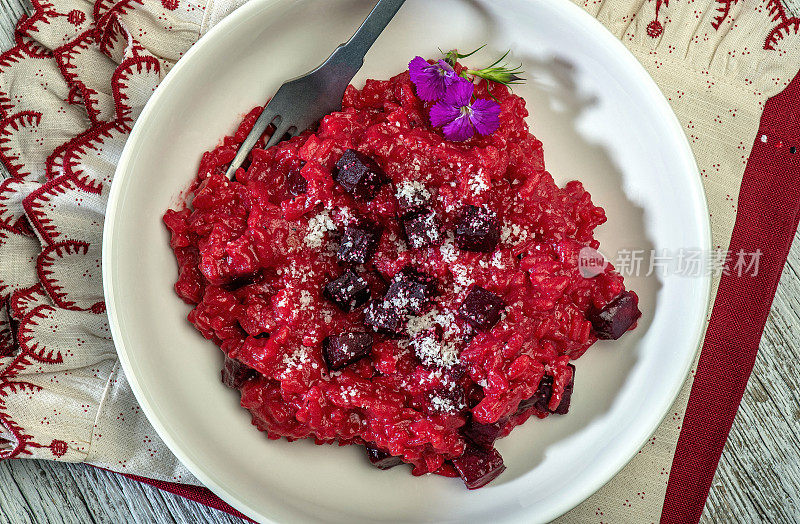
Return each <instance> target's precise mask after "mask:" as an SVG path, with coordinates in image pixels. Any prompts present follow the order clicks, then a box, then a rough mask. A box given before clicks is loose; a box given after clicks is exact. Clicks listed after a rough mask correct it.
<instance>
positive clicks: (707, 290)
mask: <svg viewBox="0 0 800 524" xmlns="http://www.w3.org/2000/svg"><path fill="white" fill-rule="evenodd" d="M277 1H278V0H250V1H249V2H247V3H246V4H244V5H242V6H241V7H239V8H237V9H236V10H235V11H234V12H232V13H231V14H229V15H228V16H226V17H225V18H224V19H223V20H222V21H221V22H220V23H219V24H217V25H216V26H214V27H213V28H212V29H211V30H210V31H209V32H208V33H206V34H205V35H203V36H202V37H201V38H200V39H199V40H198V41H197V42H196V43H195V44H194V45H192V47H191V48H190V49H189V50H188V51H187V52H186V54H185V55H184V56H182V57H181V59H180V60H178V62H177V63H176V64H175V65H174V66H173V67H172V69H171V70H170V71H169V73H168V74H167V75H166V76H165V78H164V79H163V80H162V81H161V83H160V84H159V85H158V87H157V88H156V90H155V91H154V92H153V94H152V95H151V97H150V99H149V100H148V102H147V104H146V105H145V107H144V109H143V110H142V112H141V114H140V115H139V118H138V119H137V121H136V123H135V124H134V127H133V129H132V131H131V134H130V136H129V137H128V140H127V141H126V144H125V147H124V149H123V152H122V155H121V156H120V160H119V162H118V164H117V168H116V171H115V174H114V179H113V182H112V185H111V190H110V192H109V198H108V204H107V208H106V217H105V222H104V228H103V246H102V270H103V290H104V295H105V302H106V306H107V307H106V309H107V313H108V320H109V327H110V330H111V335H112V338H113V341H114V345H115V348H116V350H117V354H118V356H119V359H120V363H121V365H122V369H123V371H124V372H125V376H126V377H127V379H128V382H129V383H130V385H131V389H132V390H133V393H134V395H135V397H136V399H137V401H138V402H139V404H140V405H141V408H142V410H143V412H144V413H145V415H146V416H147V418H148V420H149V421H150V423H151V424H152V425H153V428H154V429H155V430H156V432H157V433H158V435H159V437H160V438H161V439H162V440H163V441H164V443H165V444H166V445H167V447H168V448H169V449H170V451H172V453H174V454H175V456H176V457H177V458H178V459H179V460H180V461H181V463H183V464H184V465H185V466H186V467H187V468H188V469H189V471H190V472H191V473H192V474H193V475H194V476H195V477H196V478H197V479H198V480H199V481H200V482H202V483H203V485H204V486H206V487H208V488H209V489H210V490H211V491H212V492H213V493H214V494H216V495H217V496H219V497H220V498H221V499H222V500H223V501H225V502H226V503H228V504H229V505H230V506H231V507H233V508H235V509H236V510H237V511H239V512H241V513H242V514H244V515H246V516H248V517H249V518H251V519H253V520H256V521H259V522H270V523H273V522H276V521H274V520H272V519H271V518H270V517H268V516H266V515H264V514H262V513H260V512H259V511H257V510H255V509H254V508H251V507H249V506H248V505H246V504H244V503H243V502H241V501H240V500H238V499H237V497H236V496H235V495H234V494H233V493H231V492H230V491H229V490H228V489H227V488H226V487H224V486H223V485H221V484H220V483H218V482H216V481H215V479H214V478H213V476H212V475H211V474H209V473H208V472H207V471H206V469H205V468H204V467H203V466H202V465H201V464H199V463H197V462H195V461H193V460H191V459H190V458H189V456H188V455H187V454H186V453H185V452H183V450H182V449H181V447H180V446H179V445H178V444H177V442H176V441H175V439H173V437H172V436H171V434H170V433H169V431H167V430H166V428H165V426H164V425H163V424H162V423H161V422H160V420H159V419H158V418H157V417H156V415H155V410H154V409H153V407H152V406H151V405H150V403H149V402H148V401H147V396H146V394H145V392H144V388H143V386H142V384H141V382H140V381H139V379H138V377H137V376H136V375H135V374H134V373H133V365H132V362H131V359H130V353H129V351H128V349H127V348H126V347H125V344H124V337H123V335H122V331H121V329H120V326H119V324H118V322H117V313H116V312H117V310H118V308H119V305H118V302H117V300H116V299H115V292H114V290H115V288H114V281H113V279H112V276H111V275H112V271H110V270H107V269H106V268H110V267H111V262H112V260H111V252H112V249H111V245H112V242H113V232H114V225H115V221H116V217H117V214H116V210H117V207H118V201H119V200H120V199H121V197H122V195H123V193H122V190H121V188H122V186H123V184H122V183H121V180H122V179H123V178H124V177H125V175H126V174H127V172H128V164H129V163H130V161H131V158H132V156H133V154H134V149H135V146H134V144H136V143H137V142H138V137H139V136H140V135H142V134H143V133H145V132H146V130H145V124H143V122H146V121H147V119H148V117H149V115H150V113H152V112H153V111H154V106H155V105H156V104H155V101H156V100H158V99H159V98H160V96H161V94H162V93H163V92H164V91H165V90H167V89H169V86H170V85H171V84H172V81H173V79H174V78H175V77H176V76H178V75H179V74H180V72H181V70H183V69H184V68H186V67H190V66H191V62H192V57H193V56H194V55H195V54H196V53H198V52H199V50H200V49H202V48H203V47H204V46H205V45H206V44H207V43H209V42H213V40H214V39H215V38H216V35H218V34H222V33H224V32H226V30H227V29H228V28H229V27H233V26H234V25H235V24H236V22H237V20H239V19H241V18H244V17H248V16H250V15H251V14H254V13H256V12H257V11H258V10H260V9H261V8H263V7H264V6H267V5H270V4H273V3H276V2H277ZM559 4H560V6H559V7H560V8H563V9H564V10H565V11H566V12H567V14H568V15H570V16H573V17H575V19H576V21H577V22H578V23H581V24H584V25H589V26H592V27H594V29H595V30H598V29H599V31H597V37H598V38H604V39H605V40H606V43H607V44H608V45H609V46H610V47H613V48H615V49H616V50H617V51H618V55H619V59H620V60H623V61H625V62H626V63H627V65H628V66H629V68H630V69H629V70H630V71H631V73H632V74H635V75H636V77H637V78H638V80H639V81H640V82H641V86H642V87H643V88H645V89H646V90H647V91H648V94H650V95H651V96H652V99H653V100H654V101H655V102H656V103H657V104H659V107H658V108H657V110H658V111H659V112H660V113H661V114H662V115H663V116H664V118H665V119H666V120H665V122H668V123H669V126H670V127H671V129H672V132H673V133H675V134H676V136H678V137H679V142H680V143H681V145H682V149H683V150H682V151H679V152H677V153H678V154H679V155H681V156H682V157H684V159H685V160H686V161H687V162H688V163H689V164H690V165H689V166H687V167H688V168H689V170H690V171H691V174H694V175H696V177H695V180H696V184H695V187H693V188H691V189H692V190H693V191H691V192H689V191H687V196H688V195H690V194H691V196H693V197H694V199H695V200H696V202H695V205H697V206H698V209H699V210H700V211H702V214H703V218H704V219H703V220H700V221H699V222H700V223H699V224H698V225H699V226H700V235H701V237H702V238H705V239H706V242H705V244H706V245H705V246H703V247H704V248H705V249H708V250H710V249H711V247H712V239H711V222H710V216H709V212H708V202H707V198H706V193H705V188H704V186H703V184H702V181H701V179H700V173H699V169H698V168H697V163H696V160H695V157H694V153H693V152H692V149H691V146H690V145H689V141H688V139H687V138H686V135H685V133H684V132H683V128H682V126H681V124H680V122H679V120H678V118H677V116H676V115H675V113H674V112H673V110H672V108H671V106H670V105H669V103H668V102H667V100H666V98H665V97H664V95H663V93H662V92H661V90H660V88H659V87H658V85H657V84H656V83H655V81H654V80H653V78H652V77H651V76H650V75H649V73H647V70H646V69H645V68H644V66H642V64H641V63H640V62H639V61H638V60H637V59H636V57H635V56H634V55H633V54H632V53H631V52H630V51H629V50H628V49H627V48H626V47H625V45H624V44H623V43H622V42H621V41H620V40H619V39H618V38H617V37H616V36H614V35H613V34H612V33H611V32H610V31H609V30H608V29H607V28H606V27H605V26H603V25H602V24H601V23H600V22H599V21H598V20H597V19H596V18H594V17H593V16H592V15H590V14H589V13H588V12H586V11H584V10H583V9H582V8H581V7H579V6H578V5H576V4H573V3H572V2H571V1H569V0H560V1H559ZM601 35H602V36H601ZM698 284H699V285H700V286H701V293H700V294H701V296H704V297H706V299H705V310H706V311H707V310H708V306H709V305H710V303H711V299H712V296H711V277H710V276H705V277H704V278H702V279H699V281H698ZM705 324H706V320H705V317H703V318H700V319H698V320H697V322H696V323H695V325H694V326H692V331H693V336H692V339H693V340H694V345H695V351H693V352H691V353H687V354H686V359H685V362H684V363H683V372H682V376H683V377H684V378H683V380H681V381H679V382H678V381H676V383H675V384H673V387H672V389H671V390H670V392H669V395H667V396H665V397H664V399H665V402H664V403H663V405H660V406H657V409H654V410H653V412H654V413H659V414H660V416H659V417H658V418H657V420H656V421H655V422H654V423H653V424H651V425H650V427H649V428H648V431H647V432H646V434H645V436H644V437H643V438H641V439H640V440H639V441H636V442H634V443H632V444H631V445H630V449H629V452H628V453H627V454H622V453H620V455H619V457H618V458H617V461H616V463H615V466H614V468H613V471H610V470H606V471H604V472H603V473H602V474H596V475H595V478H594V479H592V481H591V482H588V483H587V484H585V486H587V487H586V488H585V489H583V490H580V491H578V490H575V491H574V492H573V493H572V494H571V495H568V496H564V497H563V498H562V499H561V500H559V501H558V502H555V503H553V505H552V507H551V509H550V511H549V512H548V513H545V514H542V515H541V516H542V517H543V518H544V520H545V521H550V520H553V519H555V518H557V517H559V516H561V515H563V514H564V513H566V512H568V511H569V510H571V509H573V508H574V507H575V506H577V505H578V504H580V503H581V502H583V501H584V500H586V499H587V498H589V497H590V496H591V495H592V494H594V493H595V492H596V491H597V490H599V489H600V488H601V487H603V486H604V485H605V484H606V483H607V482H609V481H610V480H611V479H612V478H613V477H615V476H616V475H617V474H618V473H619V472H620V471H621V470H622V469H623V468H624V467H625V466H626V465H627V464H628V463H629V462H630V461H631V459H632V458H633V457H634V456H635V455H636V453H637V452H638V451H639V450H640V449H641V448H642V446H644V444H645V443H646V442H647V440H648V439H649V438H650V437H651V436H652V435H653V433H655V431H656V429H657V428H658V426H659V424H660V423H661V421H662V420H663V417H664V416H665V415H666V414H667V412H668V410H669V408H670V407H671V406H672V404H673V403H674V401H675V399H676V398H677V396H678V394H679V393H680V390H681V388H682V387H683V384H684V382H685V378H686V376H687V375H688V374H689V371H690V369H691V366H692V364H693V362H694V360H695V357H696V355H697V353H698V352H699V351H700V348H701V346H702V341H703V336H704V333H705ZM633 444H635V445H633ZM609 473H611V474H609ZM276 524H277V523H276Z"/></svg>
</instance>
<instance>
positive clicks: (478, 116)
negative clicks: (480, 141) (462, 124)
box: [470, 98, 500, 135]
mask: <svg viewBox="0 0 800 524" xmlns="http://www.w3.org/2000/svg"><path fill="white" fill-rule="evenodd" d="M470 120H471V122H472V124H473V125H474V126H475V130H476V131H478V133H480V134H482V135H491V134H492V133H494V132H495V131H497V128H498V127H500V104H498V103H497V102H495V101H494V100H489V99H487V98H480V99H478V100H476V101H475V102H474V103H473V104H472V114H471V115H470Z"/></svg>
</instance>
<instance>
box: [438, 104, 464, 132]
mask: <svg viewBox="0 0 800 524" xmlns="http://www.w3.org/2000/svg"><path fill="white" fill-rule="evenodd" d="M460 116H461V108H460V107H456V106H454V105H450V104H446V103H444V102H437V103H436V104H434V106H433V107H431V125H432V126H433V127H439V126H443V125H446V124H449V123H450V122H452V121H453V120H455V119H456V118H458V117H460Z"/></svg>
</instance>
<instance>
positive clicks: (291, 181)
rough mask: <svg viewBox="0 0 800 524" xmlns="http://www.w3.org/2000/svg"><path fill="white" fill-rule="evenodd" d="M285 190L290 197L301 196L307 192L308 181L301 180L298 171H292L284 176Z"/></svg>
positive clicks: (301, 177) (301, 176)
mask: <svg viewBox="0 0 800 524" xmlns="http://www.w3.org/2000/svg"><path fill="white" fill-rule="evenodd" d="M286 190H287V191H288V192H289V194H290V195H292V196H297V195H302V194H303V193H305V192H306V191H308V180H306V179H305V178H303V175H301V174H300V170H299V169H292V170H291V171H289V173H288V174H287V175H286Z"/></svg>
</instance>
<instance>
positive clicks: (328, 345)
mask: <svg viewBox="0 0 800 524" xmlns="http://www.w3.org/2000/svg"><path fill="white" fill-rule="evenodd" d="M371 352H372V334H371V333H359V332H351V333H342V334H341V335H332V336H330V337H325V339H324V340H323V341H322V356H323V358H324V359H325V363H326V364H327V365H328V369H330V370H333V371H336V370H338V369H342V368H343V367H345V366H346V365H348V364H351V363H353V362H355V361H356V360H359V359H361V358H364V357H366V356H367V355H369V354H370V353H371Z"/></svg>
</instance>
